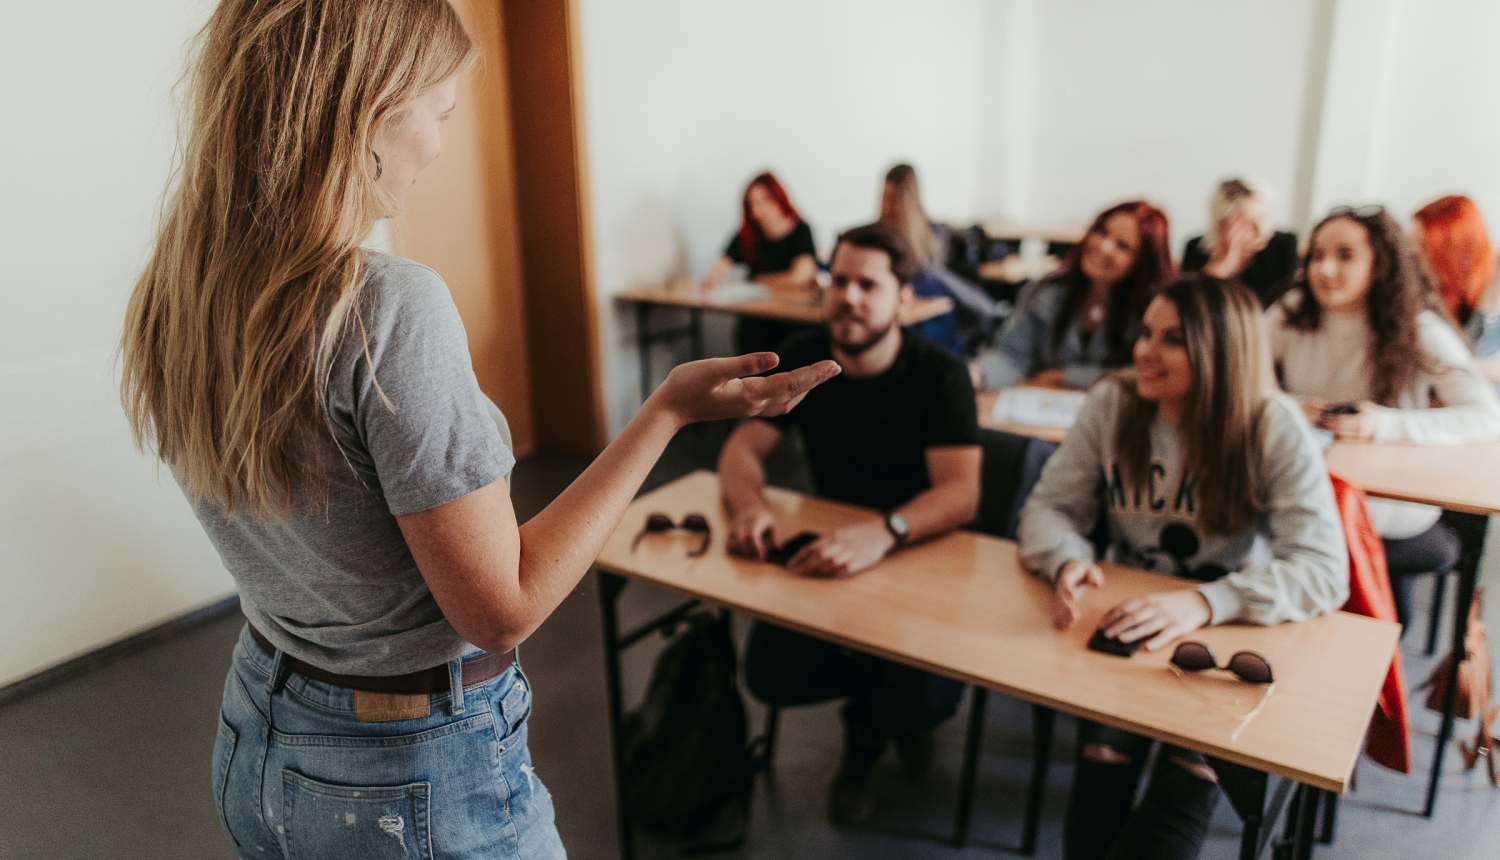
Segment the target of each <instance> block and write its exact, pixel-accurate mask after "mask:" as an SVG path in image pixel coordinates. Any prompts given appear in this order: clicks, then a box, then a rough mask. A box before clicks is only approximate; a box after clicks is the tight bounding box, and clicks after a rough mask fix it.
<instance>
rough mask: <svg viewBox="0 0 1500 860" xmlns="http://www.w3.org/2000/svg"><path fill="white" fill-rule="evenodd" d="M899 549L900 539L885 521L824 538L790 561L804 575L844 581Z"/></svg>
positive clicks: (844, 529)
mask: <svg viewBox="0 0 1500 860" xmlns="http://www.w3.org/2000/svg"><path fill="white" fill-rule="evenodd" d="M895 548H896V537H895V535H893V534H891V530H890V529H888V528H886V526H885V522H884V521H883V520H864V521H861V522H857V523H854V524H853V525H847V526H844V527H842V528H837V529H834V530H833V531H831V532H829V533H827V534H825V535H823V536H822V537H820V538H818V539H817V540H815V541H813V542H812V543H810V544H808V545H807V546H805V547H803V548H802V549H801V551H799V552H798V553H797V554H796V555H794V556H792V558H791V560H790V561H788V562H787V564H786V566H787V569H789V570H791V571H792V572H793V573H800V574H802V575H803V576H822V577H828V578H831V579H843V578H845V577H849V576H854V575H855V574H857V573H863V572H864V571H866V570H869V569H870V568H872V567H874V566H875V565H876V564H879V563H880V560H881V559H883V558H885V557H886V555H887V554H888V553H889V552H890V551H891V550H893V549H895Z"/></svg>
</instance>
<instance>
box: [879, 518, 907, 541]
mask: <svg viewBox="0 0 1500 860" xmlns="http://www.w3.org/2000/svg"><path fill="white" fill-rule="evenodd" d="M885 524H886V525H887V526H889V527H890V530H891V534H893V535H895V536H896V539H897V540H906V536H907V535H908V534H910V533H911V525H910V524H908V523H907V522H906V517H903V516H902V515H901V514H899V513H896V514H891V515H890V516H888V517H886V518H885Z"/></svg>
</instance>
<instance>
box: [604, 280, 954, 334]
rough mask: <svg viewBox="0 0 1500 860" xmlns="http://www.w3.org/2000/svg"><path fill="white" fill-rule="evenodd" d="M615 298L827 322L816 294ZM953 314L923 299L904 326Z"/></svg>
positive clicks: (670, 287) (690, 285)
mask: <svg viewBox="0 0 1500 860" xmlns="http://www.w3.org/2000/svg"><path fill="white" fill-rule="evenodd" d="M615 298H617V299H619V300H621V301H627V302H644V303H647V304H654V305H673V306H676V307H683V308H698V309H699V310H708V311H724V312H725V313H731V314H739V315H740V316H747V317H764V318H766V319H773V320H782V321H785V322H801V323H819V322H822V321H823V298H822V295H821V294H819V293H818V292H816V291H814V290H806V291H799V292H796V293H791V292H787V291H779V290H778V291H774V292H772V293H771V295H770V296H768V297H766V298H763V299H751V300H750V301H743V302H722V301H715V300H714V297H713V291H712V290H707V291H705V290H702V289H699V288H698V286H697V284H696V282H693V281H688V280H679V281H673V282H672V283H670V284H667V285H665V286H660V287H644V288H641V289H637V290H626V291H624V292H622V293H617V294H616V295H615ZM951 310H953V300H952V299H950V298H946V297H930V298H923V297H919V298H917V300H916V301H915V302H913V303H912V305H911V308H910V310H908V311H907V312H906V313H905V314H904V315H903V316H902V317H901V324H902V325H912V324H914V323H919V322H925V321H927V320H929V319H932V318H933V317H937V316H942V315H943V314H945V313H948V312H949V311H951Z"/></svg>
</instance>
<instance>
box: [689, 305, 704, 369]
mask: <svg viewBox="0 0 1500 860" xmlns="http://www.w3.org/2000/svg"><path fill="white" fill-rule="evenodd" d="M688 349H689V350H690V352H689V353H688V356H689V357H690V358H692V360H693V361H699V360H701V359H702V358H703V311H701V310H699V309H698V308H690V309H689V310H688Z"/></svg>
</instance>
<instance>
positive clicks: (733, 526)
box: [729, 507, 781, 561]
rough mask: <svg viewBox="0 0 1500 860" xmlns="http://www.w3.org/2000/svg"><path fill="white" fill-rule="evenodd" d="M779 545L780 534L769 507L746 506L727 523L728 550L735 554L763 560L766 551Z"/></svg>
mask: <svg viewBox="0 0 1500 860" xmlns="http://www.w3.org/2000/svg"><path fill="white" fill-rule="evenodd" d="M779 546H781V535H780V534H779V533H778V531H777V525H776V516H775V515H774V514H772V513H771V511H770V509H769V508H761V507H756V508H746V509H745V510H742V511H739V512H737V513H735V515H734V518H733V519H732V520H731V521H730V523H729V551H730V552H732V553H734V554H735V555H742V556H744V557H746V558H753V559H755V560H756V561H765V560H766V553H767V552H769V551H771V550H773V549H776V548H777V547H779Z"/></svg>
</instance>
